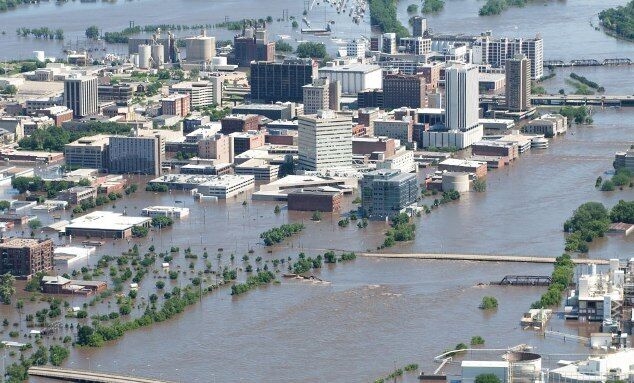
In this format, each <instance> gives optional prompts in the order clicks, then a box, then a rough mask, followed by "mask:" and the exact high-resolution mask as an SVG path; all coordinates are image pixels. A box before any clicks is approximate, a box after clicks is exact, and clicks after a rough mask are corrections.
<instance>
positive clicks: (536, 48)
mask: <svg viewBox="0 0 634 383" xmlns="http://www.w3.org/2000/svg"><path fill="white" fill-rule="evenodd" d="M517 54H523V55H525V56H526V57H527V58H528V59H529V60H530V66H531V79H533V80H538V79H540V78H542V77H543V76H544V40H542V38H541V37H540V36H539V35H537V36H536V37H535V38H533V39H520V38H518V39H509V38H500V39H493V38H492V37H491V36H489V35H486V36H482V37H481V38H479V39H478V40H477V41H476V42H475V43H474V44H473V63H474V64H488V65H491V66H493V67H497V68H502V67H504V66H505V65H506V61H507V60H510V59H512V58H513V57H515V55H517Z"/></svg>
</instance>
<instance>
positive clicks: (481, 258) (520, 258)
mask: <svg viewBox="0 0 634 383" xmlns="http://www.w3.org/2000/svg"><path fill="white" fill-rule="evenodd" d="M358 255H360V256H363V257H368V258H401V259H403V258H405V259H429V260H444V261H474V262H518V263H542V264H547V263H555V260H556V259H555V258H554V257H535V256H525V255H495V254H486V255H485V254H446V253H359V254H358ZM572 262H573V263H575V264H577V265H607V264H609V261H608V260H607V259H581V258H576V259H573V260H572Z"/></svg>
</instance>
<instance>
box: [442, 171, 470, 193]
mask: <svg viewBox="0 0 634 383" xmlns="http://www.w3.org/2000/svg"><path fill="white" fill-rule="evenodd" d="M442 190H443V191H449V190H455V191H457V192H459V193H464V192H468V191H469V173H453V172H448V173H444V174H443V175H442Z"/></svg>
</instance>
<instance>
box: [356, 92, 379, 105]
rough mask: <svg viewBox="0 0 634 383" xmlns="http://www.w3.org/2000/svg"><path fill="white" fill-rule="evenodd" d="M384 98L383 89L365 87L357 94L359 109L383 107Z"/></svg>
mask: <svg viewBox="0 0 634 383" xmlns="http://www.w3.org/2000/svg"><path fill="white" fill-rule="evenodd" d="M383 100H384V95H383V89H363V90H361V91H359V93H358V94H357V105H358V107H359V109H365V108H380V109H383Z"/></svg>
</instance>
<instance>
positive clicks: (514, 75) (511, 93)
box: [506, 55, 531, 112]
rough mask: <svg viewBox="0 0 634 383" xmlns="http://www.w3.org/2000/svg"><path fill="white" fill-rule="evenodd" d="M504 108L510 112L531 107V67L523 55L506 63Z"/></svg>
mask: <svg viewBox="0 0 634 383" xmlns="http://www.w3.org/2000/svg"><path fill="white" fill-rule="evenodd" d="M506 107H507V108H508V109H509V110H510V111H512V112H522V111H525V110H528V109H529V108H530V107H531V67H530V60H529V59H527V58H526V56H524V55H516V56H515V57H514V58H513V59H511V60H508V61H507V62H506Z"/></svg>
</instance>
